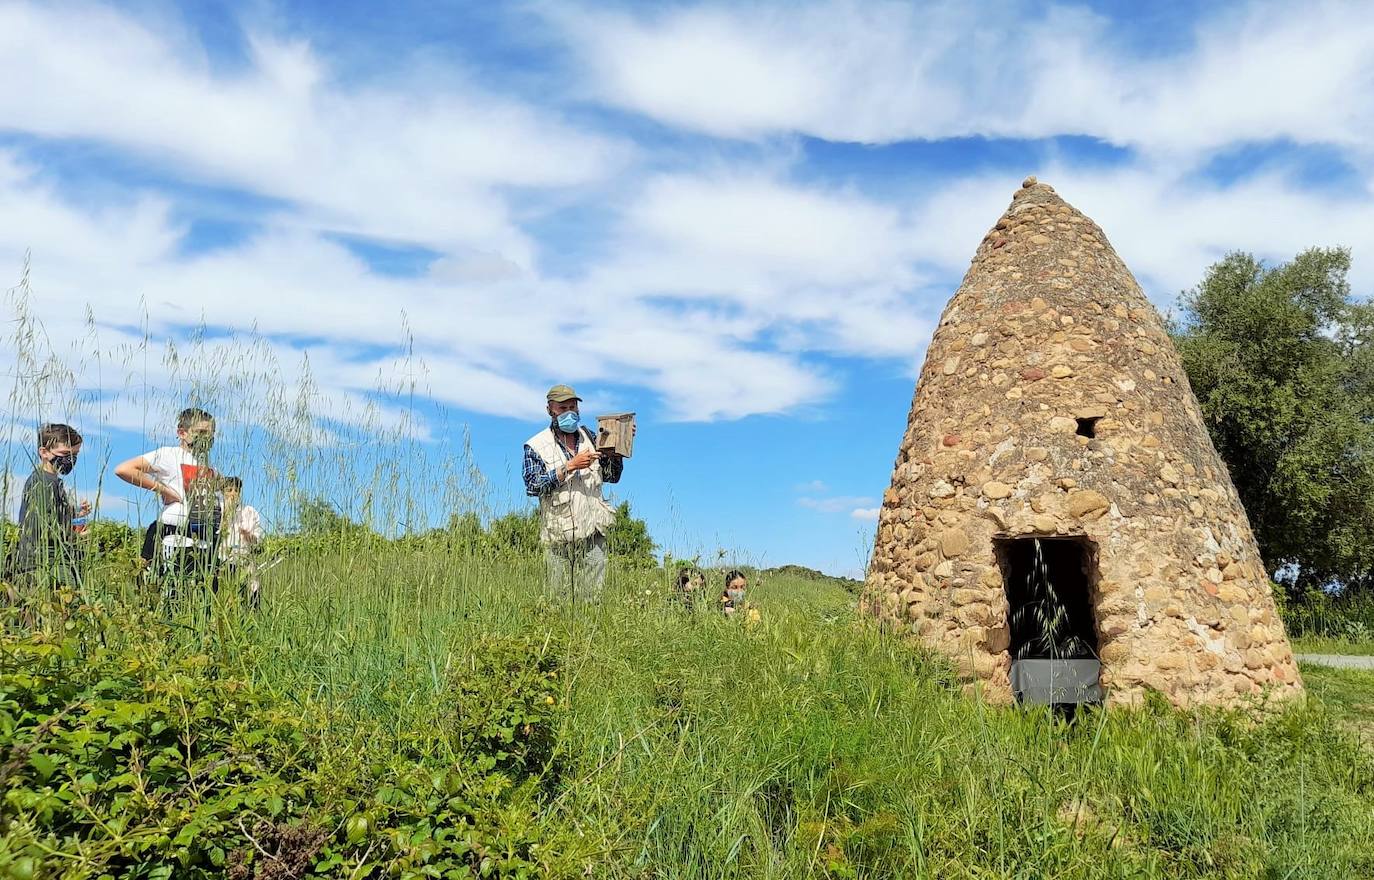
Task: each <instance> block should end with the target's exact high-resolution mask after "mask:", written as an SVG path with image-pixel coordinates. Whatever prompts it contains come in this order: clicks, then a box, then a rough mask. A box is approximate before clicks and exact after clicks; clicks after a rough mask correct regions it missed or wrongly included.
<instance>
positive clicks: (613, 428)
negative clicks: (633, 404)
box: [596, 412, 635, 458]
mask: <svg viewBox="0 0 1374 880" xmlns="http://www.w3.org/2000/svg"><path fill="white" fill-rule="evenodd" d="M634 427H635V414H634V413H632V412H630V413H611V414H609V415H604V416H597V417H596V451H597V452H612V453H615V454H616V455H619V456H622V457H624V458H629V457H630V453H632V452H634V445H635V432H634Z"/></svg>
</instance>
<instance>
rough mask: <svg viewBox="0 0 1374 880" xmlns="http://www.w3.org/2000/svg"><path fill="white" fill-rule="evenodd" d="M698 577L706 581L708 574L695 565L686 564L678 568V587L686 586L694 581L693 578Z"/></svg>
mask: <svg viewBox="0 0 1374 880" xmlns="http://www.w3.org/2000/svg"><path fill="white" fill-rule="evenodd" d="M698 577H699V578H701V579H702V581H703V582H705V580H706V576H705V575H703V574H702V573H701V569H699V568H697V567H696V566H695V565H684V566H682V568H679V569H678V570H677V585H678V587H685V586H687V585H688V584H689V583H691V582H692V579H693V578H698Z"/></svg>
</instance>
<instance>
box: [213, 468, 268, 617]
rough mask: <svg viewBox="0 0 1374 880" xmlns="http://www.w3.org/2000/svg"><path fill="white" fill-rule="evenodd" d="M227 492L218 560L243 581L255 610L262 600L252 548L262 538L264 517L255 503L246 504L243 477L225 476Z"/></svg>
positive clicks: (246, 594) (234, 577) (223, 486)
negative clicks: (255, 507)
mask: <svg viewBox="0 0 1374 880" xmlns="http://www.w3.org/2000/svg"><path fill="white" fill-rule="evenodd" d="M220 488H221V491H222V492H223V493H224V525H223V526H222V528H221V534H220V542H219V559H220V562H222V563H223V564H224V567H225V569H226V575H227V576H228V577H229V578H230V579H232V580H237V581H239V582H240V583H241V584H242V587H241V588H242V591H243V598H244V601H246V602H247V603H248V607H249V608H252V609H254V610H256V609H257V608H258V606H259V605H260V604H261V603H262V584H261V582H260V581H259V580H258V567H257V564H256V563H255V562H254V561H253V551H254V550H255V549H257V546H258V544H259V543H260V542H261V541H262V536H263V534H264V533H263V529H262V517H261V516H259V515H258V512H257V510H255V509H254V508H253V507H252V505H248V504H244V503H243V480H241V479H239V478H238V477H225V478H224V480H223V481H222V482H221V483H220Z"/></svg>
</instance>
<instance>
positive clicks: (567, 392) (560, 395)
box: [549, 385, 582, 403]
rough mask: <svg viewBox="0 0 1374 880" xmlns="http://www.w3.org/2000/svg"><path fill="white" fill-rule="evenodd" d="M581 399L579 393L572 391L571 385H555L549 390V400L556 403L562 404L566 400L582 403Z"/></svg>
mask: <svg viewBox="0 0 1374 880" xmlns="http://www.w3.org/2000/svg"><path fill="white" fill-rule="evenodd" d="M581 399H582V398H580V397H578V396H577V392H576V391H574V390H572V386H571V385H555V386H553V387H552V388H550V389H549V400H550V401H553V402H556V403H562V402H563V401H565V400H578V401H580V400H581Z"/></svg>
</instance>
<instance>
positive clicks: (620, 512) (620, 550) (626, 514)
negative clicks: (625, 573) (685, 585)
mask: <svg viewBox="0 0 1374 880" xmlns="http://www.w3.org/2000/svg"><path fill="white" fill-rule="evenodd" d="M606 547H607V549H608V550H609V551H610V553H611V555H613V556H618V557H620V558H621V559H623V560H625V561H626V562H630V563H633V564H636V565H646V566H652V565H654V564H655V558H654V552H655V545H654V542H653V539H652V538H650V537H649V526H648V524H646V523H645V522H644V520H642V519H638V518H636V517H635V516H632V515H631V514H630V502H628V501H622V502H620V506H618V507H617V508H616V509H615V520H614V521H613V522H612V523H611V527H610V529H609V530H608V531H607V532H606Z"/></svg>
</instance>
